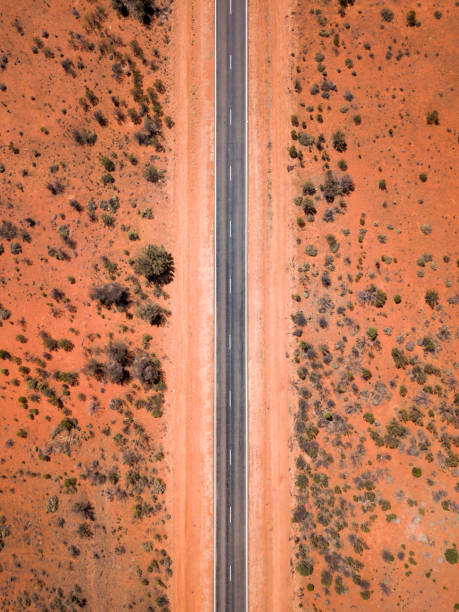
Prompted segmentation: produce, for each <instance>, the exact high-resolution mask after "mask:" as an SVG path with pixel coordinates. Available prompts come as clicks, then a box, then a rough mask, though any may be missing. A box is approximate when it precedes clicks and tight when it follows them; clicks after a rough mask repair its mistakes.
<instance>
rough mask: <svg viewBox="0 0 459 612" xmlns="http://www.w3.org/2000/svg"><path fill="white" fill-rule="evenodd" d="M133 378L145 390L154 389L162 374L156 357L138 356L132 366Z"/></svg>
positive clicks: (160, 380) (144, 354)
mask: <svg viewBox="0 0 459 612" xmlns="http://www.w3.org/2000/svg"><path fill="white" fill-rule="evenodd" d="M132 371H133V374H134V376H135V377H136V378H137V379H138V380H139V381H140V382H141V383H142V385H144V386H145V387H146V388H147V389H151V388H152V387H155V386H156V385H158V384H159V383H161V382H162V380H163V372H162V370H161V364H160V361H159V359H158V358H157V357H156V355H153V354H152V355H148V354H147V353H142V354H141V355H139V356H138V357H137V358H136V360H135V361H134V364H133V366H132Z"/></svg>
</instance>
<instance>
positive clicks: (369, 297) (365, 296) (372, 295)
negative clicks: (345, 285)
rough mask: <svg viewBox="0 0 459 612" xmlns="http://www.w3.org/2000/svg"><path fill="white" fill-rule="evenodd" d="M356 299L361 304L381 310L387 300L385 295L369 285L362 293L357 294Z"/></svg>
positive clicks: (380, 290)
mask: <svg viewBox="0 0 459 612" xmlns="http://www.w3.org/2000/svg"><path fill="white" fill-rule="evenodd" d="M357 299H358V300H359V302H360V303H361V304H370V305H371V306H376V308H382V307H383V306H384V304H385V303H386V300H387V295H386V294H385V293H384V291H382V289H378V288H377V287H376V286H375V285H370V286H369V287H367V288H366V289H364V290H363V291H360V292H359V293H358V294H357Z"/></svg>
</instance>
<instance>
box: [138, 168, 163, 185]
mask: <svg viewBox="0 0 459 612" xmlns="http://www.w3.org/2000/svg"><path fill="white" fill-rule="evenodd" d="M163 176H164V173H163V172H161V171H160V170H158V169H157V168H155V167H154V166H153V164H147V165H146V166H145V168H144V171H143V178H144V179H145V180H146V181H148V182H149V183H158V182H159V181H160V180H161V179H162V178H163Z"/></svg>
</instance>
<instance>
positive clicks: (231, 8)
mask: <svg viewBox="0 0 459 612" xmlns="http://www.w3.org/2000/svg"><path fill="white" fill-rule="evenodd" d="M229 3H230V15H232V14H233V3H232V2H231V0H229Z"/></svg>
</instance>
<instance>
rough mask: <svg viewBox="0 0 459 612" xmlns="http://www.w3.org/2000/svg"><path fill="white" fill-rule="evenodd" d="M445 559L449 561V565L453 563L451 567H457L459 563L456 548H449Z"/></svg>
mask: <svg viewBox="0 0 459 612" xmlns="http://www.w3.org/2000/svg"><path fill="white" fill-rule="evenodd" d="M445 559H446V560H447V561H448V563H451V565H456V563H457V561H458V554H457V549H456V546H454V548H447V549H446V550H445Z"/></svg>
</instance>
